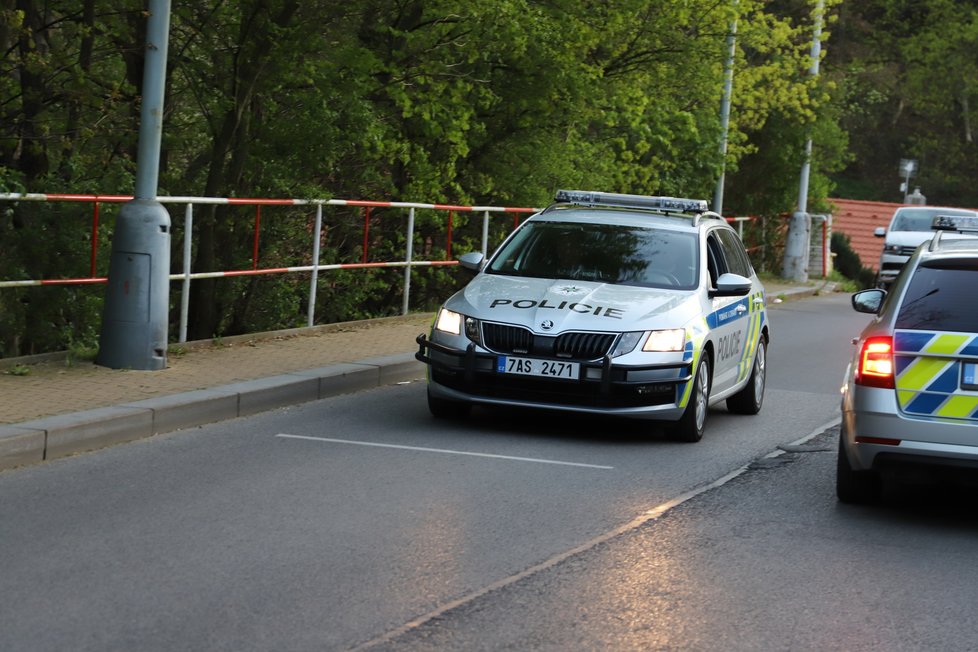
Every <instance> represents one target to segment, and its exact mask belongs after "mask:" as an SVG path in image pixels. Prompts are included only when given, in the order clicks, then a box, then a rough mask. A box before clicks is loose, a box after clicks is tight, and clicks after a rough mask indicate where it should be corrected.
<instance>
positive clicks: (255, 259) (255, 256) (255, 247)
mask: <svg viewBox="0 0 978 652" xmlns="http://www.w3.org/2000/svg"><path fill="white" fill-rule="evenodd" d="M260 231H261V204H258V205H256V206H255V235H254V243H253V244H252V249H251V269H258V234H259V232H260Z"/></svg>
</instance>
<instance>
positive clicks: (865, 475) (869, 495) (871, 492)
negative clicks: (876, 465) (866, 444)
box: [835, 435, 880, 505]
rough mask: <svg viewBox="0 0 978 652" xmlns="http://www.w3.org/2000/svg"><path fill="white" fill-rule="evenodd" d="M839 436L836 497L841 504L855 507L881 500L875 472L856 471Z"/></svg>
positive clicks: (878, 481) (877, 477)
mask: <svg viewBox="0 0 978 652" xmlns="http://www.w3.org/2000/svg"><path fill="white" fill-rule="evenodd" d="M843 437H845V435H840V436H839V457H838V460H837V461H836V465H835V495H836V496H837V497H838V499H839V501H840V502H843V503H850V504H854V505H858V504H863V503H873V502H876V501H877V500H879V498H880V479H879V475H878V474H877V473H876V472H875V471H856V470H854V469H853V468H852V465H851V464H850V463H849V455H848V454H847V453H846V448H845V446H844V445H843V443H842V438H843Z"/></svg>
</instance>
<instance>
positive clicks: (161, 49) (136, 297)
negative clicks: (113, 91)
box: [95, 0, 170, 371]
mask: <svg viewBox="0 0 978 652" xmlns="http://www.w3.org/2000/svg"><path fill="white" fill-rule="evenodd" d="M169 32H170V0H149V16H148V21H147V28H146V61H145V63H144V66H143V89H142V92H143V95H142V106H141V112H140V116H139V120H140V121H139V148H138V156H137V159H136V190H135V193H134V197H133V199H132V201H130V202H127V203H126V204H124V205H123V206H122V208H121V209H120V210H119V216H118V218H117V219H116V226H115V232H114V233H113V235H112V254H111V259H110V261H109V277H108V287H107V288H106V292H105V305H104V306H103V310H102V330H101V333H100V335H99V352H98V356H97V357H96V359H95V362H96V363H97V364H99V365H102V366H104V367H111V368H113V369H139V370H150V371H151V370H159V369H164V368H165V367H166V348H167V326H168V324H169V303H170V299H169V296H170V214H169V213H167V211H166V209H165V208H163V205H162V204H161V203H160V202H159V201H157V199H156V190H157V184H158V181H159V169H160V143H161V140H162V134H163V92H164V88H165V86H166V53H167V43H168V40H169Z"/></svg>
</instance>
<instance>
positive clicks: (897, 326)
mask: <svg viewBox="0 0 978 652" xmlns="http://www.w3.org/2000/svg"><path fill="white" fill-rule="evenodd" d="M934 226H935V228H936V229H938V233H937V234H936V235H934V236H933V239H932V240H931V241H930V242H929V243H924V244H922V245H920V246H919V247H918V248H917V250H916V251H915V253H914V255H913V256H912V257H911V258H910V260H909V262H908V263H907V265H906V266H905V267H904V268H903V271H902V272H901V273H900V275H899V276H898V277H897V279H896V282H895V283H894V285H893V287H892V289H891V290H890V291H889V293H887V291H886V290H882V289H872V290H863V291H862V292H857V293H856V294H854V295H853V296H852V305H853V307H854V308H855V309H856V310H858V311H860V312H865V313H869V314H872V315H874V319H873V320H872V321H871V322H870V323H869V325H868V326H866V328H865V329H864V330H863V332H862V333H861V334H860V336H859V337H858V338H857V339H855V340H853V343H854V344H855V345H856V346H855V349H854V354H853V358H852V360H851V361H850V363H849V367H848V369H847V372H846V377H845V380H844V383H843V387H842V428H841V436H840V439H839V456H838V462H837V472H836V493H837V495H838V498H839V500H841V501H842V502H847V503H861V502H871V501H873V500H875V499H877V498H879V496H880V488H881V483H880V480H881V477H884V476H886V477H891V478H894V479H896V480H898V481H904V482H906V481H916V480H921V479H923V480H932V479H935V478H937V477H941V478H948V477H952V476H954V475H957V472H958V471H964V472H965V474H966V475H974V474H973V473H969V470H971V471H973V470H975V469H978V301H975V288H976V287H978V239H975V238H974V237H970V238H962V237H961V236H949V235H946V234H945V233H946V231H948V230H953V231H957V232H959V233H963V232H972V233H978V218H976V217H957V216H953V217H952V216H939V217H937V218H935V225H934ZM935 471H936V472H937V474H935V473H934V472H935Z"/></svg>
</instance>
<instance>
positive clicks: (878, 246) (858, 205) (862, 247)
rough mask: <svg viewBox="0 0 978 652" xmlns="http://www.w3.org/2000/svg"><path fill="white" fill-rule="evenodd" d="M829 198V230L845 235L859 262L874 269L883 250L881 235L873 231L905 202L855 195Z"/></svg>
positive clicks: (886, 223) (888, 219)
mask: <svg viewBox="0 0 978 652" xmlns="http://www.w3.org/2000/svg"><path fill="white" fill-rule="evenodd" d="M829 201H830V202H832V204H833V206H834V208H833V211H832V230H833V231H838V232H840V233H845V234H846V235H848V236H849V241H850V244H851V245H852V249H853V251H855V252H856V254H858V255H859V262H861V263H862V265H863V267H868V268H869V269H871V270H873V271H874V272H875V271H876V270H877V269H878V268H879V264H880V254H881V253H882V252H883V238H877V237H875V236H874V235H873V231H874V230H875V229H876V227H878V226H882V227H884V228H886V227H887V226H889V224H890V218H892V217H893V212H894V211H895V210H896V209H897V208H899V207H900V206H904V205H905V204H899V203H895V202H884V201H862V200H858V199H830V200H829Z"/></svg>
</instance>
